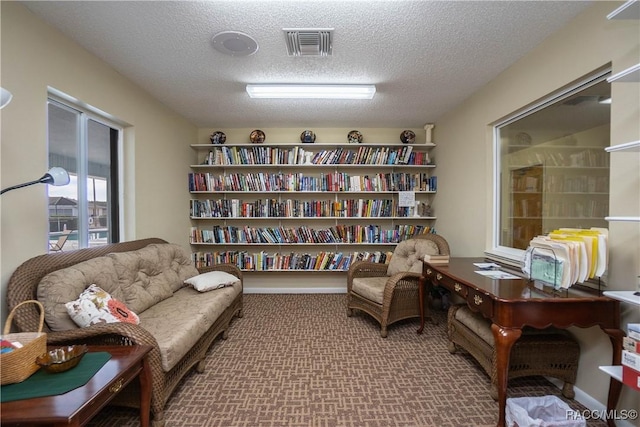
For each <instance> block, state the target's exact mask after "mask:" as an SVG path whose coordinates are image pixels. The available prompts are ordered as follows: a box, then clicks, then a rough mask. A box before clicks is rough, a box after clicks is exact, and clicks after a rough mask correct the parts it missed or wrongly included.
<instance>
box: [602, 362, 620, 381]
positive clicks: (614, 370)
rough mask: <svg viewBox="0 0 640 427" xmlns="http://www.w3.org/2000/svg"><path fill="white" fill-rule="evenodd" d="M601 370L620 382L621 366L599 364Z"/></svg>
mask: <svg viewBox="0 0 640 427" xmlns="http://www.w3.org/2000/svg"><path fill="white" fill-rule="evenodd" d="M598 368H600V370H601V371H603V372H604V373H606V374H607V375H609V376H610V377H612V378H614V379H616V380H618V381H620V382H622V366H621V365H617V366H599V367H598Z"/></svg>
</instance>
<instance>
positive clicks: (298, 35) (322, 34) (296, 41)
mask: <svg viewBox="0 0 640 427" xmlns="http://www.w3.org/2000/svg"><path fill="white" fill-rule="evenodd" d="M283 31H284V34H285V38H286V41H287V52H288V53H289V56H330V55H331V51H332V45H333V28H284V29H283Z"/></svg>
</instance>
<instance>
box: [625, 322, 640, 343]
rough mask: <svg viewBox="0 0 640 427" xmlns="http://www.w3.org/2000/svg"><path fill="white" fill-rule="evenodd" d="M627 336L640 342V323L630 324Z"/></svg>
mask: <svg viewBox="0 0 640 427" xmlns="http://www.w3.org/2000/svg"><path fill="white" fill-rule="evenodd" d="M627 335H628V336H629V337H631V338H633V339H634V340H640V323H628V324H627Z"/></svg>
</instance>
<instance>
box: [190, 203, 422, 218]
mask: <svg viewBox="0 0 640 427" xmlns="http://www.w3.org/2000/svg"><path fill="white" fill-rule="evenodd" d="M422 206H423V204H422V203H420V202H419V207H422ZM189 211H190V213H191V217H192V218H407V217H410V216H411V217H413V216H414V214H415V213H414V212H411V208H407V207H400V206H396V203H395V201H393V200H385V199H376V200H363V199H360V200H355V199H349V200H313V201H304V200H291V199H287V200H278V199H259V200H254V201H251V202H249V201H243V200H240V199H218V200H199V199H191V200H190V201H189ZM426 211H427V209H422V210H419V212H418V215H420V216H424V215H426ZM428 212H429V213H432V212H431V210H430V209H429V210H428ZM428 216H431V215H428Z"/></svg>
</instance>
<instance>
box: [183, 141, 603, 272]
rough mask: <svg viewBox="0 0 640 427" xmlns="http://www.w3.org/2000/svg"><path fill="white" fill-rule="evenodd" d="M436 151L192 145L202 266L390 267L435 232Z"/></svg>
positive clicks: (196, 244) (197, 253) (195, 238)
mask: <svg viewBox="0 0 640 427" xmlns="http://www.w3.org/2000/svg"><path fill="white" fill-rule="evenodd" d="M433 147H435V144H433V143H427V144H398V143H391V144H349V143H336V144H328V143H325V144H316V143H312V144H304V143H282V144H251V143H240V144H234V143H229V144H224V145H222V144H192V145H191V148H192V149H193V150H194V153H195V156H194V160H195V162H193V163H192V164H191V165H190V168H191V173H190V174H189V193H190V194H191V195H192V197H193V198H192V199H191V200H190V220H191V221H192V225H193V226H192V227H191V240H190V243H191V246H192V257H193V260H194V261H195V262H196V265H197V266H206V265H211V264H215V263H218V262H231V263H234V264H236V265H237V266H238V267H239V268H240V269H241V270H243V271H246V272H291V271H294V272H313V271H340V272H344V271H346V269H347V268H348V266H349V264H350V263H351V262H355V261H356V260H358V259H367V260H370V261H373V262H385V258H386V256H387V254H388V253H391V252H392V250H393V247H395V246H396V245H397V243H398V242H399V241H402V240H404V239H406V238H410V237H411V236H413V235H416V234H422V233H425V232H433V230H432V229H433V223H434V222H435V220H436V217H435V216H433V215H432V212H431V208H430V205H431V202H432V199H433V197H434V196H435V194H436V192H437V177H436V176H435V175H434V174H433V173H434V171H435V169H434V168H435V164H433V162H432V161H431V160H430V157H429V151H430V150H431V149H432V148H433ZM603 154H604V153H603ZM321 193H326V196H323V197H321V196H320V194H321ZM210 199H213V200H210ZM300 215H303V216H300ZM363 223H366V224H367V225H363ZM227 242H229V243H227ZM267 251H268V252H269V253H266V252H267ZM289 264H290V265H291V266H293V267H300V266H304V267H305V268H287V267H288V265H289ZM314 266H315V268H314ZM318 267H319V268H318Z"/></svg>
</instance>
